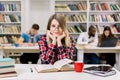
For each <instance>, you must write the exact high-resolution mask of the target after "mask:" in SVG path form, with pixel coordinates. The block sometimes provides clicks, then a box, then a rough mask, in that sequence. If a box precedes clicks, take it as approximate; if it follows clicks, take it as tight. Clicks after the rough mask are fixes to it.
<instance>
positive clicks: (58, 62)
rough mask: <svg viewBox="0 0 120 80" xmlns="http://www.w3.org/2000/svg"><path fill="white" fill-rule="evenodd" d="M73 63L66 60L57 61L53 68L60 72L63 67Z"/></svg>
mask: <svg viewBox="0 0 120 80" xmlns="http://www.w3.org/2000/svg"><path fill="white" fill-rule="evenodd" d="M71 62H73V61H72V60H70V59H67V58H65V59H61V60H58V61H56V62H55V63H54V65H53V66H54V67H55V68H57V69H58V70H60V69H61V68H62V66H64V65H67V64H69V63H71Z"/></svg>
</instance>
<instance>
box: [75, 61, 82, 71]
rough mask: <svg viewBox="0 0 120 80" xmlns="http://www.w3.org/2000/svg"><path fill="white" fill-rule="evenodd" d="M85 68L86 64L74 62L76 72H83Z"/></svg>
mask: <svg viewBox="0 0 120 80" xmlns="http://www.w3.org/2000/svg"><path fill="white" fill-rule="evenodd" d="M83 66H84V63H83V62H80V61H75V62H74V70H75V71H76V72H82V70H83Z"/></svg>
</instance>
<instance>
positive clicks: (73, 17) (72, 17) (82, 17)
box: [65, 14, 87, 22]
mask: <svg viewBox="0 0 120 80" xmlns="http://www.w3.org/2000/svg"><path fill="white" fill-rule="evenodd" d="M65 18H66V21H69V22H86V21H87V17H86V15H76V14H73V15H65Z"/></svg>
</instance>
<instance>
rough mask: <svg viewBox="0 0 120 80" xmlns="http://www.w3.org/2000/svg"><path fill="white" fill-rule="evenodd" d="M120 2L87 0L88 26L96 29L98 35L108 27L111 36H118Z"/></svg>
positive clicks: (114, 0)
mask: <svg viewBox="0 0 120 80" xmlns="http://www.w3.org/2000/svg"><path fill="white" fill-rule="evenodd" d="M119 3H120V0H89V10H88V14H89V15H88V16H89V21H88V25H89V26H90V25H94V26H96V27H97V30H98V34H101V33H102V32H103V28H104V27H105V26H109V27H110V28H111V30H112V33H113V34H120V31H119V30H118V29H119V28H120V26H115V25H116V24H117V25H118V24H119V25H120V4H119Z"/></svg>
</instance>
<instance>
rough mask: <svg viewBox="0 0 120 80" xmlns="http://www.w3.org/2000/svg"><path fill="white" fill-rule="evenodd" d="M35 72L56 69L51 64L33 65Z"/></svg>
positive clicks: (53, 70)
mask: <svg viewBox="0 0 120 80" xmlns="http://www.w3.org/2000/svg"><path fill="white" fill-rule="evenodd" d="M35 69H36V70H37V72H57V71H58V69H57V68H54V66H53V65H50V64H49V65H35Z"/></svg>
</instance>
